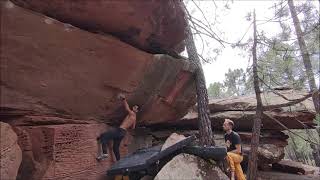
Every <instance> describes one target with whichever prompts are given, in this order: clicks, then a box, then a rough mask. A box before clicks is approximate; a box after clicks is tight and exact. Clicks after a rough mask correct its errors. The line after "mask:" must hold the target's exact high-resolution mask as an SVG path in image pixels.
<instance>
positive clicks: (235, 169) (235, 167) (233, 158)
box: [223, 119, 246, 180]
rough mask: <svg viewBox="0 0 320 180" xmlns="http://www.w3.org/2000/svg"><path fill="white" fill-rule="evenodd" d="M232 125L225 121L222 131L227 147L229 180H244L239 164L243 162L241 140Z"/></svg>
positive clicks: (229, 121) (227, 120)
mask: <svg viewBox="0 0 320 180" xmlns="http://www.w3.org/2000/svg"><path fill="white" fill-rule="evenodd" d="M233 126H234V123H233V121H232V120H230V119H225V121H224V123H223V130H224V131H225V132H226V134H225V135H224V140H225V142H226V145H227V151H228V153H227V160H228V163H229V166H230V169H231V180H234V179H235V177H236V178H237V180H245V179H246V178H245V176H244V174H243V171H242V168H241V165H240V163H241V162H242V160H243V156H242V147H241V139H240V136H239V134H238V133H236V132H234V131H233V130H232V129H233Z"/></svg>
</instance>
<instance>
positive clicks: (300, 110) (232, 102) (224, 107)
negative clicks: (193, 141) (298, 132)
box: [158, 90, 316, 131]
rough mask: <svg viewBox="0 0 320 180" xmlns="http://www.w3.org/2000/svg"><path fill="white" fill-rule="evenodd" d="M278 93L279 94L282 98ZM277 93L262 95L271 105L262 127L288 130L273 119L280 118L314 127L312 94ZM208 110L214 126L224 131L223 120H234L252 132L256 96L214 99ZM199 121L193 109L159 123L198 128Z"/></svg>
mask: <svg viewBox="0 0 320 180" xmlns="http://www.w3.org/2000/svg"><path fill="white" fill-rule="evenodd" d="M277 94H280V95H281V96H282V97H281V96H278V95H277ZM277 94H274V93H273V92H264V93H263V94H262V96H263V98H262V100H263V104H264V105H266V106H269V108H267V109H266V110H264V113H265V114H266V115H264V116H263V117H262V130H277V131H279V130H285V128H284V127H283V126H281V125H280V124H279V123H278V122H276V121H275V120H274V119H276V120H278V121H279V122H280V123H282V124H284V125H285V126H286V127H288V128H289V129H304V128H305V127H307V128H314V126H315V123H314V121H313V119H314V118H315V114H316V113H315V109H314V106H313V103H312V99H311V96H310V95H309V93H308V92H304V91H293V90H285V91H277ZM308 95H309V96H308ZM305 96H308V97H309V98H306V99H305V100H304V101H302V102H300V103H297V104H294V105H292V104H291V105H290V106H289V105H288V106H285V107H279V106H282V105H285V104H290V103H292V102H293V101H295V100H297V99H301V98H303V97H305ZM284 98H286V99H284ZM209 109H210V120H211V122H212V126H213V127H214V129H216V130H222V124H223V122H224V120H225V119H231V120H233V121H234V123H235V130H236V131H251V130H252V126H253V121H254V118H255V114H256V112H255V109H256V99H255V95H248V96H240V97H231V98H225V99H212V100H210V102H209ZM197 123H198V113H197V112H196V111H195V109H194V108H193V109H191V110H190V111H189V113H188V114H187V115H186V116H184V117H183V118H182V119H180V120H175V121H171V122H168V123H163V124H159V125H158V126H162V128H165V127H175V128H184V129H194V128H196V127H197Z"/></svg>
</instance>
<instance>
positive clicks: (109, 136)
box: [97, 94, 139, 161]
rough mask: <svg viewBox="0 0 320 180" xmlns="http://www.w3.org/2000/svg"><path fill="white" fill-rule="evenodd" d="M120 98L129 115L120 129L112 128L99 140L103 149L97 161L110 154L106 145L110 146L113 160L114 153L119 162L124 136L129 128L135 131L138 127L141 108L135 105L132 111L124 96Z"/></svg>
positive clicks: (120, 95)
mask: <svg viewBox="0 0 320 180" xmlns="http://www.w3.org/2000/svg"><path fill="white" fill-rule="evenodd" d="M118 98H119V99H120V100H121V101H122V102H123V104H124V107H125V108H126V111H127V112H128V115H127V116H126V117H125V119H124V120H123V121H122V123H121V125H120V127H118V128H112V129H111V130H108V131H106V132H104V133H102V134H101V135H100V136H99V137H98V138H97V140H98V142H99V143H100V144H101V147H102V154H101V155H99V156H98V157H97V160H102V159H104V158H107V157H108V153H107V150H106V145H108V149H109V153H110V154H111V156H112V158H113V153H114V155H115V157H116V160H117V161H119V159H120V153H119V147H120V142H121V140H122V139H123V138H124V136H125V135H126V133H127V130H128V129H129V128H131V129H135V127H136V114H137V112H138V108H139V107H138V105H134V106H133V107H132V109H130V108H129V105H128V103H127V100H126V98H125V96H124V95H122V94H119V96H118ZM112 141H113V145H112ZM112 146H113V147H112ZM112 151H113V153H112Z"/></svg>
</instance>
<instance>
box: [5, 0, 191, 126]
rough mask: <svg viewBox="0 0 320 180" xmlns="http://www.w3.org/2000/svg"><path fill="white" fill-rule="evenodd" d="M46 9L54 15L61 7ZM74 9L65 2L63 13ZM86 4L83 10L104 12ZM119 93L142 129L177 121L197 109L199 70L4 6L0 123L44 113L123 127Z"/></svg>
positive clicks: (7, 4)
mask: <svg viewBox="0 0 320 180" xmlns="http://www.w3.org/2000/svg"><path fill="white" fill-rule="evenodd" d="M31 2H39V5H44V4H45V3H44V1H43V3H40V1H30V3H31ZM41 2H42V1H41ZM45 2H46V3H48V4H49V5H50V7H52V8H53V7H55V6H54V5H55V4H56V5H57V4H59V3H58V2H62V1H58V0H57V1H50V2H51V3H49V1H45ZM71 2H73V1H63V3H65V4H66V6H63V7H65V8H68V7H70V6H67V5H70V4H72V3H71ZM77 2H78V1H77ZM85 2H86V3H84V4H83V3H80V2H79V3H80V4H82V5H85V6H87V5H88V7H93V6H95V7H99V6H98V5H97V2H96V1H92V2H91V1H85ZM93 2H95V3H93ZM108 2H109V3H107V4H109V5H110V3H111V1H108ZM112 2H113V3H115V2H118V1H112ZM121 2H122V1H121ZM125 2H126V1H124V3H125ZM138 2H139V1H138ZM143 2H145V1H143ZM159 2H160V1H159ZM161 2H162V1H161ZM92 3H93V4H92ZM136 3H137V2H136ZM140 3H142V2H140ZM129 4H130V3H129ZM74 5H75V7H77V6H76V4H74ZM115 5H116V6H118V5H119V4H117V3H115ZM100 6H102V7H103V6H105V4H104V3H102V4H101V5H100ZM106 6H107V5H106ZM137 6H138V4H137ZM150 6H151V5H150ZM48 7H49V6H48ZM58 7H60V6H58ZM112 7H114V6H112ZM130 7H131V6H130ZM138 7H140V5H139V6H138ZM128 8H129V7H128ZM58 9H59V8H58ZM112 9H114V10H116V11H117V12H118V11H119V9H117V8H112ZM120 9H121V8H120ZM145 9H148V8H145ZM68 10H69V9H68ZM78 10H79V9H78ZM95 10H97V9H91V10H90V12H93V11H95ZM98 10H99V11H100V12H101V11H107V10H106V9H103V10H101V9H98ZM130 11H137V9H132V10H130ZM54 12H57V13H58V12H59V11H54ZM112 12H113V11H112ZM65 13H69V12H67V11H66V12H65ZM70 13H71V14H73V13H72V12H70ZM141 13H142V11H141ZM81 14H85V13H81ZM110 14H112V13H110ZM63 15H65V14H63ZM74 15H75V16H76V14H74ZM66 17H67V16H66ZM88 17H94V16H93V15H92V14H91V15H90V14H88ZM99 17H100V18H101V17H102V15H101V16H99ZM115 17H116V15H113V18H115ZM104 18H108V17H107V16H103V19H104ZM135 18H137V17H135ZM119 21H120V20H119ZM126 21H127V22H130V19H126ZM175 31H177V32H180V31H179V29H175ZM120 92H121V93H124V94H126V95H127V97H128V101H129V104H131V105H133V104H139V105H141V112H140V113H139V114H138V123H143V124H152V123H157V122H165V121H169V120H174V119H179V118H181V117H182V116H183V115H185V114H186V112H187V110H188V108H189V107H191V106H192V105H194V104H195V97H196V96H195V92H194V81H193V67H192V66H191V65H190V64H189V63H188V62H186V61H185V60H183V59H175V58H172V57H170V56H168V55H152V54H148V53H146V52H143V51H140V50H138V49H136V48H134V47H132V46H130V45H128V44H125V43H123V42H121V41H119V40H117V39H115V38H114V37H112V36H107V35H104V36H102V35H98V34H93V33H89V32H86V31H83V30H80V29H78V28H75V27H73V26H71V25H69V24H63V23H61V22H59V21H56V20H54V19H51V18H48V17H45V16H42V15H40V14H37V13H34V12H32V11H28V10H26V9H23V8H21V7H18V6H15V5H14V4H12V3H10V1H5V2H3V1H2V2H1V98H0V99H1V107H0V109H1V112H0V115H1V117H3V118H5V119H9V118H16V116H22V115H39V114H40V115H45V116H59V117H62V118H66V119H72V118H74V119H82V120H88V119H92V120H101V121H105V122H110V121H113V122H116V123H119V122H120V121H121V120H122V118H123V117H124V115H125V110H124V108H123V106H122V104H121V103H120V102H119V100H117V98H116V95H117V94H118V93H120Z"/></svg>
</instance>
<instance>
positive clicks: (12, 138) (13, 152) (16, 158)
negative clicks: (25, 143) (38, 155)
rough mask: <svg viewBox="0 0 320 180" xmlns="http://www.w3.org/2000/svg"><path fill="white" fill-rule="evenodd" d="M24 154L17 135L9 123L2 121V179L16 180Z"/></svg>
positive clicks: (0, 148) (0, 149)
mask: <svg viewBox="0 0 320 180" xmlns="http://www.w3.org/2000/svg"><path fill="white" fill-rule="evenodd" d="M21 159H22V153H21V149H20V147H19V145H18V141H17V135H16V133H15V132H14V131H13V130H12V128H11V126H10V125H9V124H7V123H3V122H1V121H0V175H1V179H16V176H17V173H18V169H19V166H20V163H21Z"/></svg>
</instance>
